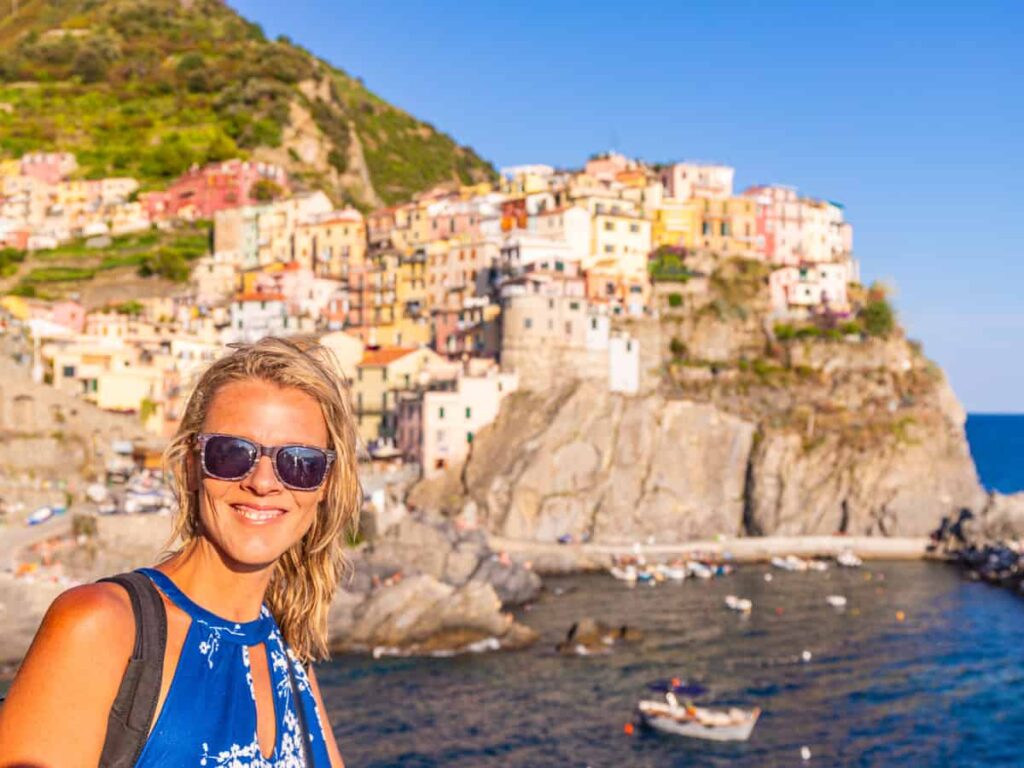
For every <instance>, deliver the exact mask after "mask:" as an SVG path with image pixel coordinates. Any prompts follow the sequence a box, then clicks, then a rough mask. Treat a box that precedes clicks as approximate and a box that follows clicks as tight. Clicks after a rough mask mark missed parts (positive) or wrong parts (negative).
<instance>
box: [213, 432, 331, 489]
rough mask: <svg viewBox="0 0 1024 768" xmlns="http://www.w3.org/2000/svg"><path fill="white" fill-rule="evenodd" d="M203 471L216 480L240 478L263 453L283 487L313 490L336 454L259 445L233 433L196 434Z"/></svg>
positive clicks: (308, 447)
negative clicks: (268, 458)
mask: <svg viewBox="0 0 1024 768" xmlns="http://www.w3.org/2000/svg"><path fill="white" fill-rule="evenodd" d="M196 444H197V445H198V447H199V457H200V462H201V464H202V467H203V474H205V475H206V476H208V477H212V478H214V479H215V480H241V479H243V478H245V477H248V476H249V475H250V474H252V471H253V470H254V469H256V465H257V464H258V463H259V461H260V458H262V457H263V456H269V457H270V463H271V464H273V466H274V474H275V475H277V479H278V480H280V481H281V484H282V485H283V486H284V487H285V488H291V489H292V490H295V491H313V490H316V489H317V488H319V487H320V486H321V485H323V483H324V480H326V479H327V472H328V470H330V468H331V464H332V463H333V462H334V459H335V457H336V456H337V454H336V453H335V452H334V451H328V450H325V449H323V448H317V447H315V446H312V445H299V444H292V445H260V444H259V443H256V442H253V441H252V440H247V439H246V438H244V437H237V436H236V435H222V434H218V433H215V432H203V433H200V434H199V435H196Z"/></svg>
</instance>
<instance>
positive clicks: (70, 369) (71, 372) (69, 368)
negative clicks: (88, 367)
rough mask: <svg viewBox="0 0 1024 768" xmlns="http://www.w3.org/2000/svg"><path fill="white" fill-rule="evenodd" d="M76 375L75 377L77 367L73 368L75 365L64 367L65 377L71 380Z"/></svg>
mask: <svg viewBox="0 0 1024 768" xmlns="http://www.w3.org/2000/svg"><path fill="white" fill-rule="evenodd" d="M74 375H75V366H73V365H65V366H64V377H65V378H69V379H70V378H72V377H73V376H74Z"/></svg>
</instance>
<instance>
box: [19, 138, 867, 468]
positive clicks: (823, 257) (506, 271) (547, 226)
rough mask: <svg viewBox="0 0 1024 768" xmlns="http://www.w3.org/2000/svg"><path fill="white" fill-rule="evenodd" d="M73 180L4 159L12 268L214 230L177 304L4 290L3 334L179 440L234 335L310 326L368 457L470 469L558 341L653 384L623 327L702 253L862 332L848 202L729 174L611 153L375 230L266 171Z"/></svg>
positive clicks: (614, 384)
mask: <svg viewBox="0 0 1024 768" xmlns="http://www.w3.org/2000/svg"><path fill="white" fill-rule="evenodd" d="M76 168H77V163H76V159H75V157H74V156H73V155H70V154H67V153H37V154H31V155H26V156H24V157H22V158H21V159H20V160H8V161H2V162H0V253H7V254H9V255H10V254H17V256H18V260H21V259H24V255H25V254H36V253H44V252H45V251H47V250H48V249H54V248H58V247H60V246H63V245H66V244H68V243H72V242H80V243H82V247H83V249H88V248H103V247H105V246H106V245H108V244H109V243H110V242H111V240H112V239H116V238H118V237H122V236H125V235H129V234H132V233H141V232H150V231H154V230H160V231H173V230H174V229H175V227H178V226H181V225H183V223H188V224H189V225H191V226H195V225H196V224H197V223H203V224H205V223H206V222H209V224H208V225H207V226H208V227H209V232H210V237H209V245H208V248H207V252H206V253H205V255H202V256H200V257H198V258H196V259H194V260H193V261H192V262H191V263H190V267H191V275H190V277H189V279H188V282H187V283H186V284H183V287H182V290H181V291H180V292H179V293H178V294H177V295H173V296H166V295H163V296H131V297H127V298H128V299H129V300H126V301H123V302H121V303H119V304H117V305H116V306H115V305H111V306H104V307H86V306H84V304H83V303H82V302H81V301H79V300H75V299H74V298H63V299H59V300H48V299H47V298H45V297H40V296H38V295H33V293H34V291H20V292H19V291H18V290H14V291H13V292H11V293H9V294H8V295H6V296H4V297H3V298H2V299H0V325H2V326H3V327H4V328H6V329H11V328H14V327H15V326H18V327H24V328H27V329H28V332H29V334H30V336H31V339H32V343H33V347H32V348H33V353H32V359H31V365H32V375H33V377H34V378H35V380H36V381H37V382H38V383H40V384H42V383H45V385H48V386H51V387H54V388H56V389H59V390H63V391H66V392H69V393H73V394H75V395H77V396H79V397H81V398H84V399H85V400H88V401H91V402H93V403H95V404H96V405H98V406H99V407H100V408H102V409H105V410H109V411H120V412H135V413H138V414H139V415H140V417H141V419H142V421H143V424H144V427H145V429H146V430H147V431H149V432H150V433H153V434H154V435H156V436H162V437H166V436H169V435H170V434H172V433H173V431H174V429H175V427H176V425H177V421H178V419H179V418H180V415H181V411H182V408H183V407H184V403H185V399H186V398H187V396H188V394H189V389H190V383H191V382H192V381H193V379H194V377H195V375H196V373H197V372H198V371H199V370H200V369H201V367H202V366H204V365H205V364H207V363H208V362H209V361H211V360H213V359H215V358H216V357H217V356H219V355H220V354H222V353H223V350H224V346H225V344H228V343H232V342H251V341H254V340H256V339H258V338H260V337H262V336H264V335H268V334H273V335H285V336H287V335H297V334H301V335H307V336H308V335H315V336H317V337H318V338H320V340H321V342H322V343H323V344H325V345H327V346H329V347H330V348H331V349H332V350H333V351H334V352H335V354H336V356H337V358H338V361H339V365H340V367H341V371H342V373H343V374H344V376H345V377H346V378H347V380H348V381H349V384H350V389H351V398H352V406H353V410H354V412H355V414H356V416H357V418H358V428H359V435H360V438H361V440H362V441H363V442H364V443H365V446H366V449H367V450H368V451H369V453H370V454H371V455H372V456H373V457H374V458H377V459H381V460H388V459H395V460H404V461H406V462H411V463H415V464H418V465H419V466H420V467H422V469H423V473H424V474H425V475H427V476H430V475H431V474H434V473H437V472H439V471H441V470H443V469H444V468H445V467H448V466H453V465H457V464H458V463H460V462H461V461H462V460H463V459H464V458H465V456H466V455H467V453H468V451H469V448H470V446H471V444H472V442H473V437H474V434H475V433H477V432H478V431H479V430H480V429H481V428H482V427H484V426H486V425H487V424H488V423H490V422H491V421H493V420H494V418H495V417H496V415H497V413H498V410H499V407H500V404H501V401H502V399H503V398H505V397H506V396H508V395H509V394H510V393H512V392H514V391H516V390H517V389H518V388H531V387H537V386H541V385H542V384H541V382H542V380H541V379H538V378H537V375H538V374H537V371H540V370H543V368H544V366H543V365H541V364H540V362H541V361H540V360H539V358H540V357H541V356H543V355H544V354H545V350H547V349H551V348H553V347H559V348H561V349H562V350H563V351H565V350H569V351H573V350H577V351H579V352H580V355H579V356H578V357H577V358H571V357H570V358H564V357H563V358H560V359H562V360H565V359H573V360H576V361H577V362H576V363H574V364H579V365H586V364H591V363H592V364H595V365H597V366H599V367H600V366H604V370H605V375H606V377H607V379H608V383H609V387H610V388H611V389H612V390H613V391H620V392H624V393H635V392H636V391H637V386H638V384H637V382H638V378H639V371H638V368H639V350H638V346H639V341H638V340H637V339H635V338H632V337H631V336H630V335H629V333H628V331H624V330H622V329H621V328H620V327H618V326H617V325H616V321H617V319H620V318H630V317H634V318H636V317H645V316H646V317H651V316H652V315H657V313H658V311H659V303H658V301H656V298H657V297H656V293H657V292H656V290H655V287H656V284H657V283H658V281H659V280H663V281H669V282H674V284H677V285H685V283H686V282H687V281H688V280H689V279H690V278H691V277H696V276H699V272H698V271H696V270H694V269H693V268H692V266H691V265H690V264H691V261H690V257H691V256H692V255H694V254H701V253H705V254H706V253H711V254H717V255H719V256H721V257H734V258H737V259H744V260H751V261H756V262H759V263H761V264H763V265H765V267H766V269H767V274H768V292H769V294H770V298H771V312H772V315H773V317H775V318H776V319H777V320H796V321H807V320H809V319H811V320H813V319H815V318H820V317H828V318H830V319H832V320H833V321H834V319H836V318H838V319H840V320H841V319H843V318H846V317H848V316H849V315H850V313H851V312H852V311H853V310H854V307H852V306H851V300H850V298H849V297H848V293H847V291H848V286H849V284H851V283H856V282H858V281H859V275H858V266H857V262H856V261H855V260H854V259H853V256H852V229H851V226H850V224H849V223H848V222H846V221H845V219H844V212H843V208H842V206H841V205H839V204H837V203H833V202H828V201H823V200H816V199H809V198H806V197H801V196H800V195H799V194H798V193H797V191H796V190H795V189H793V188H791V187H785V186H754V187H750V188H748V189H746V190H744V191H742V192H740V193H736V192H734V189H733V177H734V169H733V168H730V167H727V166H724V165H709V164H700V163H688V162H680V163H675V164H666V165H658V166H654V165H648V164H645V163H642V162H639V161H635V160H632V159H629V158H627V157H624V156H622V155H620V154H616V153H608V154H603V155H599V156H595V157H593V158H592V159H590V160H589V161H588V162H587V163H586V165H585V167H584V168H583V169H582V170H574V171H565V170H558V169H555V168H552V167H550V166H547V165H523V166H516V167H511V168H505V169H503V170H502V172H501V176H500V182H499V183H498V185H497V186H492V185H489V184H478V185H475V186H462V187H458V186H456V185H454V184H453V185H448V186H442V187H438V188H435V189H433V190H430V191H427V192H425V193H422V194H419V195H417V196H416V197H415V198H414V199H413V200H411V201H409V202H407V203H404V204H401V205H395V206H392V207H388V208H384V209H380V210H376V211H372V212H370V213H368V214H366V215H364V214H363V213H361V212H360V211H358V210H356V209H353V208H343V209H340V210H339V209H336V208H335V206H334V205H333V204H332V202H331V200H330V199H329V198H328V197H327V195H325V194H324V193H323V192H318V191H315V192H309V191H297V190H296V185H294V184H293V182H292V180H290V179H289V178H288V176H287V174H286V173H285V171H284V170H282V169H281V168H279V167H277V166H274V165H271V164H265V163H260V162H255V161H250V160H229V161H225V162H220V163H216V164H212V165H207V166H205V167H195V168H193V169H191V170H190V171H188V172H187V173H185V174H184V175H183V176H181V177H180V178H178V179H177V180H175V181H174V182H173V183H172V184H170V186H169V187H167V188H166V189H165V190H161V191H140V187H139V184H138V182H136V181H135V180H134V179H130V178H109V179H97V180H80V179H77V178H76V175H75V171H76ZM2 249H6V250H2ZM6 268H7V267H5V269H6ZM9 274H10V272H8V275H7V276H9ZM669 298H670V299H673V300H674V299H675V298H676V294H672V295H671V296H669ZM670 303H671V302H670ZM588 361H589V362H588ZM595 361H596V362H595Z"/></svg>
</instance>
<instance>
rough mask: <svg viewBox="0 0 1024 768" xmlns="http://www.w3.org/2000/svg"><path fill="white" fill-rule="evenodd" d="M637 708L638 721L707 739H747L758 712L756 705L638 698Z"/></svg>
mask: <svg viewBox="0 0 1024 768" xmlns="http://www.w3.org/2000/svg"><path fill="white" fill-rule="evenodd" d="M637 711H638V713H639V715H640V719H641V721H642V722H643V723H644V724H645V725H647V726H649V727H651V728H654V729H655V730H657V731H661V732H662V733H671V734H675V735H677V736H688V737H690V738H693V739H706V740H708V741H746V740H747V739H749V738H750V734H751V732H752V731H753V730H754V726H755V725H756V724H757V718H758V717H760V715H761V710H760V708H759V707H755V708H754V709H739V708H737V707H730V708H728V709H717V708H716V709H712V708H709V707H696V706H693V705H692V704H687V705H682V704H678V703H676V704H672V703H671V702H670V701H650V700H644V701H640V702H639V703H638V704H637Z"/></svg>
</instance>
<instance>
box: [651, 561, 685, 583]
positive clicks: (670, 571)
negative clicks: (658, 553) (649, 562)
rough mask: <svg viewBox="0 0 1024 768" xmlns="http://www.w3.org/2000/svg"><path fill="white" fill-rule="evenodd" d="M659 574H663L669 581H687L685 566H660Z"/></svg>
mask: <svg viewBox="0 0 1024 768" xmlns="http://www.w3.org/2000/svg"><path fill="white" fill-rule="evenodd" d="M657 568H658V573H660V574H662V575H663V576H664V577H665V578H666V579H668V580H669V581H684V580H685V579H686V576H687V573H686V566H685V565H664V564H662V565H658V566H657Z"/></svg>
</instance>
